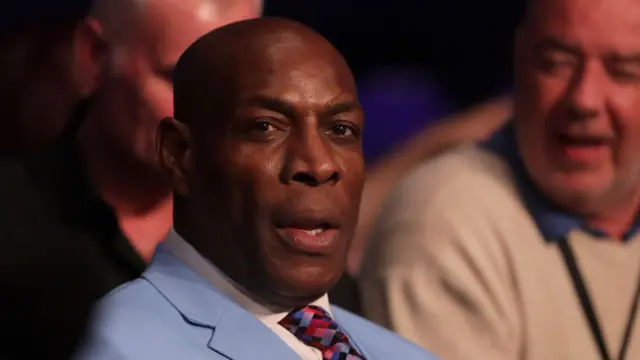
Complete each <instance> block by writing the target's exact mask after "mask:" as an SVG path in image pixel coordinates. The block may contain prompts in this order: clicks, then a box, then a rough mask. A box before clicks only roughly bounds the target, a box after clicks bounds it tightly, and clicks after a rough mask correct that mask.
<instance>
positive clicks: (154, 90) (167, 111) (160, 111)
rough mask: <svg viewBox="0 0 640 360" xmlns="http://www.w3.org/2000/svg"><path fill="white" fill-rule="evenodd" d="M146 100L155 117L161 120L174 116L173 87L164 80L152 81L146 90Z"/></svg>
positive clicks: (148, 83)
mask: <svg viewBox="0 0 640 360" xmlns="http://www.w3.org/2000/svg"><path fill="white" fill-rule="evenodd" d="M144 98H145V99H146V102H147V105H148V107H149V109H150V111H151V113H152V114H153V116H154V117H155V118H156V119H157V120H160V119H162V118H164V117H166V116H173V86H172V85H171V84H170V83H169V82H167V81H166V80H164V79H157V78H154V79H151V80H150V81H148V82H147V84H146V86H145V89H144Z"/></svg>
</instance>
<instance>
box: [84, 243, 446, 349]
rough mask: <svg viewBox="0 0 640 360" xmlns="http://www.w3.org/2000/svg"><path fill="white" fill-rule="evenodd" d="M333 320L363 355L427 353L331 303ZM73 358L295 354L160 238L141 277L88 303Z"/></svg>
mask: <svg viewBox="0 0 640 360" xmlns="http://www.w3.org/2000/svg"><path fill="white" fill-rule="evenodd" d="M331 311H332V312H333V314H334V316H335V320H336V322H337V323H338V324H339V325H340V326H341V328H342V329H343V330H344V331H345V332H346V333H347V335H348V336H349V337H350V339H351V341H352V343H353V344H354V345H355V346H356V347H357V348H358V350H359V351H360V352H361V353H362V354H363V355H364V356H365V357H366V358H367V360H396V359H398V360H399V359H402V360H435V357H433V356H432V355H430V354H429V353H427V352H426V351H424V350H423V349H421V348H420V347H418V346H417V345H414V344H413V343H410V342H409V341H407V340H404V339H402V338H401V337H399V336H398V335H395V334H393V333H391V332H390V331H388V330H385V329H383V328H381V327H379V326H377V325H374V324H372V323H370V322H369V321H367V320H365V319H363V318H360V317H358V316H356V315H354V314H351V313H349V312H347V311H345V310H342V309H340V308H337V307H332V309H331ZM77 359H79V360H98V359H100V360H102V359H104V360H107V359H108V360H124V359H133V360H201V359H202V360H204V359H207V360H215V359H232V360H296V359H298V360H299V357H298V356H297V354H296V353H295V352H294V351H293V350H292V349H291V348H290V347H289V346H287V344H285V342H284V341H282V340H281V339H280V338H279V337H278V335H276V334H275V333H274V332H273V331H272V330H271V329H269V328H268V327H266V326H265V325H263V324H262V323H261V322H260V321H259V320H258V319H256V318H255V317H254V316H253V315H252V314H251V313H249V312H248V311H246V310H245V309H243V308H241V307H240V306H239V305H237V304H236V303H234V302H232V301H231V300H229V299H228V298H227V297H225V296H224V295H223V294H221V293H220V292H219V291H218V290H217V289H216V288H214V287H213V286H212V285H210V284H209V283H208V282H206V281H205V280H204V279H203V278H201V277H200V276H198V275H196V274H195V273H194V272H192V271H191V270H190V269H189V268H188V267H187V266H186V265H185V264H183V263H182V262H180V261H179V260H178V259H177V258H175V257H174V256H173V255H172V254H171V253H170V252H169V251H168V250H167V249H165V248H164V247H163V246H162V245H161V246H160V247H159V248H158V251H157V253H156V255H155V257H154V259H153V261H152V263H151V266H150V267H149V269H148V270H147V271H146V272H145V273H144V274H143V275H142V277H141V278H139V279H137V280H135V281H133V282H130V283H127V284H125V285H122V286H121V287H119V288H117V289H115V290H113V291H112V292H111V293H109V294H108V295H107V296H106V297H105V298H104V299H102V300H101V301H100V303H99V304H98V306H97V308H96V315H95V319H94V323H93V327H92V329H91V331H90V332H89V337H88V338H87V342H86V344H85V346H84V347H83V349H81V351H80V353H79V354H78V357H77Z"/></svg>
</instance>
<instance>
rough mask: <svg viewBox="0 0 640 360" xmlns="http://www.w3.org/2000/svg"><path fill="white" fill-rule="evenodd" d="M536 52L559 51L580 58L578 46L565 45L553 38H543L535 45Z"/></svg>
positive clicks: (580, 51)
mask: <svg viewBox="0 0 640 360" xmlns="http://www.w3.org/2000/svg"><path fill="white" fill-rule="evenodd" d="M535 48H536V50H538V51H547V50H559V51H562V52H566V53H569V54H572V55H575V56H581V55H582V50H580V48H579V47H578V46H575V45H570V44H567V43H565V42H563V41H560V40H558V39H556V38H553V37H549V36H548V37H545V38H543V39H542V40H540V41H539V42H538V43H537V44H536V47H535Z"/></svg>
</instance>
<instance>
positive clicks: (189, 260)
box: [163, 228, 333, 326]
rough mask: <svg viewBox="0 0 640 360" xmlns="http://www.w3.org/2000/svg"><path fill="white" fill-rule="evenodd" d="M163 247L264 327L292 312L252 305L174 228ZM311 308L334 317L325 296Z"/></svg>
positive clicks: (242, 290)
mask: <svg viewBox="0 0 640 360" xmlns="http://www.w3.org/2000/svg"><path fill="white" fill-rule="evenodd" d="M163 244H164V246H165V247H166V248H167V249H168V250H169V251H170V252H171V253H172V254H173V255H174V256H175V257H176V258H178V260H180V261H182V262H183V263H184V264H185V265H187V266H188V267H189V268H191V269H192V270H193V271H194V272H195V273H196V274H198V275H199V276H201V277H202V278H203V279H205V280H206V281H207V282H209V283H210V284H211V285H213V286H214V287H215V288H216V289H218V290H219V291H220V292H222V293H223V294H224V295H225V296H227V298H229V299H230V300H232V301H234V302H235V303H237V304H238V305H240V306H241V307H243V308H244V309H245V310H247V311H248V312H250V313H252V314H253V315H254V316H255V317H256V318H257V319H258V320H260V321H261V322H263V323H264V324H265V325H267V326H273V325H275V324H277V323H278V322H279V321H280V320H282V319H283V318H284V317H285V316H287V314H288V313H289V311H291V310H293V309H288V310H285V311H282V310H275V309H271V308H269V307H267V306H265V305H262V304H259V303H258V302H256V301H254V300H253V299H252V298H250V297H249V296H248V295H246V294H247V291H246V290H245V289H243V288H242V287H241V286H240V285H238V284H236V283H235V282H233V281H232V280H231V279H230V278H229V277H228V276H226V275H225V274H224V273H223V272H222V271H220V269H218V268H217V267H216V266H215V265H214V264H213V263H211V262H210V261H209V260H208V259H206V258H205V257H204V256H202V255H200V254H199V253H198V251H197V250H196V249H195V248H194V247H193V246H191V244H189V243H188V242H187V241H186V240H184V238H183V237H182V236H180V234H178V233H177V232H176V231H175V229H174V228H171V230H170V231H169V234H168V235H167V238H166V239H165V241H164V243H163ZM310 305H316V306H319V307H321V308H323V309H324V310H326V311H327V312H328V313H329V314H330V315H331V316H333V315H332V314H331V309H330V305H329V297H328V295H327V294H324V295H323V296H321V297H320V298H319V299H317V300H315V301H314V302H312V303H311V304H310Z"/></svg>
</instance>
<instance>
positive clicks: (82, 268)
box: [0, 0, 261, 359]
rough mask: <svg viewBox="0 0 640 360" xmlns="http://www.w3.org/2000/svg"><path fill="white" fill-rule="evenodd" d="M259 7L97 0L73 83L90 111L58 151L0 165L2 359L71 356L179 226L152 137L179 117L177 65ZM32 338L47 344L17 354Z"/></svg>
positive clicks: (77, 47) (206, 1)
mask: <svg viewBox="0 0 640 360" xmlns="http://www.w3.org/2000/svg"><path fill="white" fill-rule="evenodd" d="M260 5H261V4H260V3H259V2H258V1H255V0H236V1H222V0H96V1H95V3H94V4H93V8H92V9H91V13H90V15H89V16H88V17H86V18H85V19H84V20H83V21H81V22H80V23H79V25H77V26H76V27H75V28H74V30H73V44H72V48H73V52H72V53H73V54H74V56H73V58H72V61H73V64H74V69H75V72H74V76H75V81H76V82H77V85H78V88H79V89H84V90H83V91H86V92H87V93H92V94H93V96H92V97H91V101H86V102H83V105H84V106H82V107H79V108H78V109H77V111H76V113H75V115H74V118H73V119H71V121H70V122H69V124H68V127H67V129H66V130H65V131H64V133H63V134H62V136H61V138H60V139H59V141H57V142H56V143H55V144H54V145H53V146H52V147H51V148H48V149H46V151H44V152H43V153H41V154H37V155H36V156H34V157H33V158H30V159H29V160H27V161H24V162H15V163H11V164H4V165H3V166H2V167H0V178H1V179H2V181H3V184H2V186H1V187H0V188H1V190H0V204H2V205H1V206H2V208H1V210H0V212H1V213H2V216H0V228H1V229H2V230H1V231H2V236H1V241H0V293H2V294H12V296H3V297H2V298H1V299H0V308H2V309H3V310H2V311H1V312H0V323H2V324H3V327H5V328H6V329H12V330H11V331H10V334H11V336H10V337H2V339H1V340H0V341H2V344H1V345H2V346H0V351H2V352H4V351H12V350H13V349H15V350H16V352H18V353H19V354H20V356H21V357H22V358H38V357H46V358H55V359H57V358H62V359H64V358H68V356H69V354H70V352H72V350H73V348H74V347H75V345H76V344H77V342H78V339H79V337H80V335H81V334H82V331H83V328H84V325H85V322H86V318H87V314H88V311H89V307H90V306H91V305H92V303H93V302H94V301H95V300H96V299H97V298H99V297H100V296H102V295H103V294H105V293H106V292H108V291H109V290H111V289H112V288H114V287H116V286H118V285H119V284H121V283H123V282H125V281H128V280H131V279H134V278H136V277H137V276H139V275H140V274H141V273H142V271H143V270H144V269H145V268H146V265H147V262H148V260H149V259H150V257H151V255H152V253H153V251H154V249H155V247H156V245H157V244H158V242H160V241H161V240H162V239H163V238H164V236H165V235H166V233H167V232H168V230H169V228H170V226H171V222H172V218H171V211H172V194H171V186H170V183H169V179H168V178H167V177H166V176H165V175H164V174H163V172H162V171H161V170H160V168H159V164H158V161H157V156H156V152H155V146H156V145H155V144H156V138H155V134H156V129H157V126H158V123H159V121H160V119H161V118H163V117H164V116H168V115H172V114H173V106H172V104H173V101H172V84H171V74H172V71H173V67H174V65H175V63H176V61H177V59H178V57H179V56H180V54H181V53H182V52H183V51H184V50H185V49H186V48H187V47H188V46H189V45H190V44H191V43H193V41H195V40H196V39H197V38H198V37H200V36H202V35H203V34H205V33H207V32H208V31H210V30H211V29H214V28H216V27H219V26H221V25H224V24H227V23H230V22H233V21H238V20H242V19H246V18H252V17H257V16H258V15H259V14H260V10H261V9H260ZM95 89H99V90H98V91H97V92H95ZM78 128H80V130H79V131H78V130H77V129H78ZM4 309H7V310H4ZM9 309H10V310H9ZM36 338H37V339H38V341H39V342H40V343H41V344H42V346H22V345H20V344H23V343H30V342H32V341H33V339H36Z"/></svg>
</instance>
